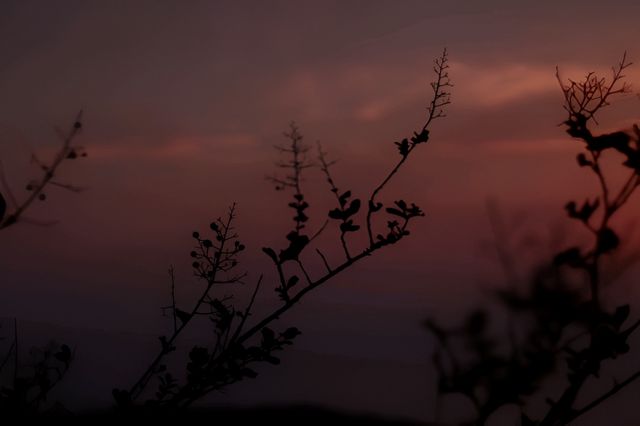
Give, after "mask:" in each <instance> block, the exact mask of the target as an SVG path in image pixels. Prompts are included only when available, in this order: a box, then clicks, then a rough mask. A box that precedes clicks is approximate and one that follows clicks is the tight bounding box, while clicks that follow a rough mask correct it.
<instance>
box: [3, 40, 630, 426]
mask: <svg viewBox="0 0 640 426" xmlns="http://www.w3.org/2000/svg"><path fill="white" fill-rule="evenodd" d="M447 60H448V58H447V52H446V51H444V52H443V54H442V55H441V56H440V57H439V58H438V59H437V60H436V61H435V64H434V69H433V70H434V72H435V79H434V81H433V83H432V84H431V88H432V97H431V99H430V100H429V102H428V105H427V115H426V118H425V120H424V122H423V123H422V124H421V125H420V127H418V128H417V129H416V131H415V132H414V133H413V135H412V136H410V137H407V138H403V139H401V140H399V141H397V142H394V149H395V150H396V152H395V156H396V157H395V160H394V161H393V162H392V164H391V166H390V168H389V169H388V170H381V171H379V172H380V173H379V175H380V179H379V180H378V181H374V182H373V183H372V185H371V191H370V192H369V193H368V194H366V196H364V197H362V196H358V194H355V193H353V192H352V191H351V190H348V189H344V188H343V187H342V186H341V184H340V183H339V182H337V181H336V179H335V178H334V176H333V174H332V170H333V167H334V166H335V162H334V161H332V160H331V159H330V157H329V155H328V153H326V152H325V151H324V150H323V148H322V146H320V145H319V144H318V146H317V148H315V149H312V147H311V146H309V145H307V144H306V143H305V140H304V138H303V135H302V133H301V131H300V129H299V128H298V127H297V126H296V125H295V124H294V123H292V124H291V125H290V127H289V130H288V131H287V132H285V134H284V136H285V140H286V143H285V144H283V145H281V146H277V147H276V149H277V150H278V153H279V154H280V155H281V160H280V161H279V162H278V163H277V167H278V171H279V172H281V173H282V174H275V175H272V176H270V177H269V181H270V182H271V183H272V184H273V185H274V186H275V188H276V189H277V190H278V191H281V192H283V193H285V194H287V197H288V199H287V203H288V204H287V205H288V208H289V211H290V212H291V214H292V224H291V228H290V229H289V230H288V232H287V233H286V234H285V236H284V238H283V243H282V246H281V247H276V248H273V247H263V248H262V249H261V250H262V252H263V253H264V255H265V256H267V258H268V259H270V261H271V263H272V264H273V269H274V274H273V275H274V276H275V282H274V283H268V282H267V280H268V279H267V278H265V275H262V274H259V273H258V274H256V273H254V272H252V271H243V270H242V269H241V266H240V265H241V256H242V253H243V252H244V251H245V250H247V249H248V248H247V247H246V246H245V245H244V244H243V242H242V240H241V231H239V230H237V229H236V227H235V220H236V218H237V215H238V214H242V213H241V212H239V211H238V209H237V208H236V206H235V205H234V204H232V205H231V206H230V207H229V208H228V210H227V211H226V212H225V213H224V214H223V215H222V216H220V217H219V218H217V219H216V220H214V221H212V222H211V223H210V224H209V227H208V228H209V229H208V230H207V231H206V232H204V231H202V230H197V231H194V232H193V234H192V236H191V237H192V246H193V249H192V250H191V251H190V253H189V255H190V257H191V261H192V269H193V275H194V278H195V280H196V281H197V282H198V283H199V285H200V289H201V290H200V293H199V295H198V297H196V298H195V299H194V300H192V301H190V302H189V303H184V302H181V303H178V302H177V300H181V301H182V300H183V298H178V297H176V295H177V294H179V292H180V288H179V286H177V285H176V283H175V277H174V271H173V269H170V271H169V278H170V284H171V292H170V294H169V297H168V300H169V302H168V304H167V305H166V306H164V307H162V310H163V312H164V313H165V314H166V315H168V316H169V318H170V319H171V326H170V328H169V329H168V330H167V331H166V333H165V334H163V335H162V336H159V337H158V348H157V351H156V352H155V353H153V354H149V362H148V364H147V365H145V366H140V374H139V376H138V377H135V378H133V379H132V381H131V383H130V385H129V386H126V387H119V388H114V389H113V400H114V407H113V408H111V409H109V410H107V411H104V412H94V413H75V414H74V413H70V412H68V411H67V410H66V409H64V406H63V405H61V404H59V403H54V402H52V401H51V400H50V399H49V398H48V397H49V395H50V393H51V391H52V390H53V389H54V388H55V387H56V385H57V384H58V383H59V382H60V381H61V380H63V379H64V377H65V373H66V372H67V371H68V370H69V369H70V368H73V358H74V350H72V349H71V348H70V346H68V345H65V344H62V345H54V346H47V347H42V348H40V350H38V351H36V352H34V353H35V355H34V359H32V360H29V361H24V360H21V359H20V356H19V355H20V345H21V344H22V343H21V341H20V339H19V322H18V321H14V323H13V327H12V329H11V330H7V329H4V330H3V332H4V333H3V334H4V337H5V339H6V342H8V343H9V344H8V345H7V346H8V347H7V350H6V352H5V353H4V354H2V356H1V357H0V379H1V380H2V382H1V383H2V385H1V388H0V413H2V414H1V415H3V416H6V417H7V418H9V417H11V416H17V415H20V416H24V415H27V416H32V415H45V416H46V415H56V416H57V415H62V416H75V415H82V416H83V417H87V418H93V419H94V420H97V419H98V418H100V419H107V420H114V421H118V420H119V419H121V418H126V419H127V420H131V419H132V418H133V419H137V418H140V419H143V418H146V419H147V420H149V418H151V419H153V420H154V421H157V422H161V421H168V420H173V419H176V420H175V421H180V422H184V421H190V420H192V421H207V420H211V421H215V422H229V423H236V424H238V423H239V424H245V423H249V422H266V423H272V422H273V423H274V424H298V423H303V424H327V423H329V422H340V423H346V424H411V423H409V422H406V423H403V422H402V421H399V420H395V419H394V420H384V419H378V418H373V417H367V416H359V415H348V414H343V413H338V412H334V411H330V410H324V409H320V408H316V407H305V406H296V407H280V408H275V407H269V408H255V409H232V408H229V409H203V408H198V407H193V405H194V404H196V403H197V402H199V401H201V400H202V399H203V398H204V397H205V396H207V395H209V394H212V393H216V392H219V391H223V390H225V389H226V388H228V387H229V386H231V385H233V384H234V383H237V382H240V381H243V380H246V379H254V378H256V376H258V372H257V371H256V368H255V367H256V365H259V364H273V365H277V364H279V363H280V358H279V353H281V351H283V350H286V348H287V347H288V346H290V345H292V344H294V342H295V339H296V337H297V336H298V335H299V334H300V333H301V332H302V331H301V330H299V329H298V328H297V327H295V326H291V325H288V324H287V325H281V324H282V323H286V321H287V315H286V314H287V312H288V311H289V310H291V309H293V308H294V307H296V306H297V305H298V303H299V302H300V301H301V300H302V299H303V298H304V297H305V296H307V295H308V294H310V293H311V292H313V290H315V289H316V288H318V287H320V286H322V285H323V284H325V283H327V282H329V281H331V280H332V279H333V278H334V277H336V276H338V275H340V274H341V273H343V271H345V270H348V269H350V268H352V267H353V266H354V265H356V264H357V263H359V262H360V261H365V260H366V259H368V258H369V257H372V256H375V255H376V253H377V252H378V251H380V250H387V249H391V248H392V247H393V248H394V249H397V250H401V247H402V245H401V244H400V243H401V242H402V240H404V239H405V238H407V237H408V236H409V235H410V225H411V224H412V223H413V221H414V220H416V219H418V218H420V217H422V216H424V213H423V211H422V210H421V209H420V207H418V206H417V205H415V204H414V203H412V202H410V201H406V200H403V199H398V198H396V197H393V196H391V195H389V194H387V193H386V190H387V188H388V186H389V183H390V182H391V181H392V180H393V179H394V178H395V177H396V176H397V174H398V173H399V172H400V171H401V170H402V168H403V166H404V165H405V164H406V162H407V161H410V160H411V161H414V160H413V159H414V157H416V156H417V154H416V153H415V152H414V151H416V149H421V148H420V147H421V146H423V145H426V144H427V143H432V142H431V140H430V139H431V127H432V124H433V123H434V121H435V120H437V119H439V118H441V117H444V115H445V114H444V108H445V107H446V106H447V105H448V104H449V102H450V98H449V89H450V87H451V86H452V85H451V83H450V81H449V75H448V68H449V65H448V62H447ZM630 65H631V64H630V63H629V62H628V61H627V60H626V56H625V57H623V58H622V60H621V62H620V63H619V64H617V66H615V67H613V69H612V73H613V74H612V76H611V77H610V78H602V77H600V76H597V75H596V74H593V73H590V74H588V75H587V76H586V77H585V79H584V80H581V81H572V80H568V81H566V80H564V79H563V78H562V77H561V75H560V73H559V71H558V81H559V83H560V88H561V93H562V95H563V99H564V108H565V110H566V116H565V118H564V121H563V122H562V125H563V126H564V127H565V129H566V132H567V134H568V135H569V136H570V137H571V138H573V139H575V141H576V144H577V146H578V144H579V145H580V148H581V151H580V152H579V153H578V154H577V157H576V164H577V166H578V167H580V168H582V169H583V170H584V171H585V175H589V176H590V178H592V179H593V180H594V182H596V183H597V185H598V193H597V194H594V195H593V196H592V197H590V198H588V199H586V200H575V199H569V200H568V202H567V204H566V206H565V210H566V213H567V216H568V217H569V218H570V219H571V220H573V221H574V222H575V224H576V225H577V226H580V227H583V228H584V229H585V230H586V232H587V234H588V235H589V236H590V240H589V241H588V242H587V243H583V242H581V241H576V242H575V243H572V244H569V245H568V246H567V247H565V248H564V249H563V250H562V251H560V252H559V253H557V254H555V255H553V256H551V257H550V258H549V259H541V260H540V261H539V262H536V264H535V265H533V266H531V265H529V266H527V270H523V269H522V268H524V267H523V266H522V265H519V263H518V258H517V257H518V253H515V252H514V251H513V250H511V249H510V248H509V247H505V246H504V244H503V243H504V241H503V240H501V239H500V238H497V252H498V256H499V259H500V262H501V264H502V266H503V268H504V270H505V277H506V285H505V286H503V287H501V289H500V290H499V291H497V292H496V293H495V295H494V296H495V297H494V299H493V300H492V302H491V305H490V306H481V307H478V309H476V310H474V311H473V312H470V313H469V314H468V315H466V318H465V320H464V321H462V323H461V324H455V325H446V324H442V323H441V322H439V321H438V320H436V319H434V318H431V317H429V319H428V320H427V321H426V322H425V325H426V327H427V329H428V330H429V331H430V333H431V336H432V337H433V338H434V339H435V341H436V342H437V345H438V349H437V350H436V351H435V353H434V355H433V365H434V367H435V369H436V371H437V372H438V389H439V392H440V394H441V395H446V394H457V395H464V396H465V397H466V398H468V400H470V401H471V402H472V404H473V406H474V407H475V415H474V416H473V418H469V419H468V420H466V421H465V422H464V424H469V425H472V424H473V425H483V424H486V423H487V422H488V421H489V420H490V419H491V417H492V416H493V415H494V414H495V413H496V412H497V411H498V410H500V409H501V408H502V407H505V406H508V405H515V406H517V407H519V409H520V413H521V415H520V416H519V417H520V418H519V421H520V422H521V423H522V424H523V425H539V426H557V425H564V424H569V423H571V422H573V421H574V420H576V419H579V418H583V417H586V416H587V415H588V413H589V412H590V411H591V410H592V409H593V408H595V407H597V406H599V405H600V404H603V403H606V401H607V400H609V399H610V398H612V397H614V396H615V395H616V394H617V393H618V392H621V391H623V390H624V389H625V388H626V387H627V386H628V385H629V384H631V383H632V382H634V381H635V380H636V379H637V378H638V377H640V372H634V371H631V372H629V374H628V375H627V376H626V377H623V378H618V379H617V380H614V381H613V385H611V386H608V385H607V386H606V387H605V388H604V389H603V390H602V392H601V393H600V394H599V396H597V397H595V398H592V399H587V400H585V399H584V398H583V393H584V390H585V389H587V388H589V387H591V386H596V387H598V386H600V387H602V384H601V382H600V379H601V378H603V377H607V368H608V366H610V365H611V363H614V362H615V361H616V360H617V359H618V358H619V357H623V356H633V355H628V353H630V352H632V348H631V347H630V337H631V336H632V334H633V333H634V332H635V330H636V329H637V328H638V326H639V325H640V321H638V320H635V319H634V317H636V315H633V314H632V309H631V307H630V305H628V304H622V305H612V304H611V303H610V302H609V301H608V300H606V298H605V297H604V295H603V291H602V289H603V286H604V283H605V282H609V281H610V279H609V277H608V276H606V273H605V268H604V265H605V264H606V263H607V262H608V261H610V259H612V258H614V257H615V256H616V255H617V254H618V253H619V251H620V246H621V244H622V243H623V239H624V237H623V236H622V233H621V232H620V224H619V223H618V218H619V213H620V212H621V211H623V210H624V209H625V208H627V206H628V205H629V204H630V200H631V199H632V195H633V193H634V192H635V190H636V188H637V187H638V186H639V185H640V128H638V127H637V126H635V125H634V126H633V128H632V129H621V130H619V131H615V132H610V133H598V132H596V130H595V129H596V126H597V124H598V122H597V118H598V114H599V112H600V111H601V110H602V109H603V108H605V107H608V106H609V104H610V102H611V101H612V100H613V99H614V98H615V96H616V95H619V94H623V93H627V92H628V91H629V90H630V86H629V85H628V84H627V83H626V82H625V81H624V71H625V70H626V69H627V68H628V67H629V66H630ZM82 126H83V125H82V117H81V115H78V117H77V119H76V120H75V121H74V123H73V124H72V126H71V128H70V130H69V131H67V132H60V134H59V136H60V138H61V147H60V150H59V152H58V153H57V154H56V155H55V157H54V159H53V161H52V162H50V163H47V162H44V161H41V160H40V159H38V158H37V157H35V156H34V159H33V162H34V163H35V164H36V165H37V167H38V168H39V172H40V176H39V177H38V178H36V179H34V180H33V181H30V182H28V183H27V184H26V185H25V190H26V192H27V195H26V198H25V199H24V200H23V201H20V200H19V197H17V196H16V195H15V193H14V191H12V189H11V186H10V185H9V183H8V179H7V178H6V177H5V176H4V174H2V173H0V183H1V184H2V191H1V194H0V230H2V229H6V228H8V227H13V226H16V225H18V224H20V223H21V222H23V223H28V222H36V223H40V224H42V221H36V220H34V219H31V218H29V217H28V216H27V214H28V212H29V209H30V207H31V206H32V205H33V204H34V203H36V202H41V201H46V200H47V197H48V194H49V190H50V189H54V188H55V187H58V188H61V189H65V190H70V191H74V192H79V191H80V190H81V188H80V187H78V186H75V185H73V184H70V183H66V182H60V181H58V180H57V171H58V168H59V167H61V166H62V165H63V164H66V163H67V162H68V161H70V160H75V159H77V158H79V157H84V156H86V153H85V151H84V149H83V148H82V147H81V146H79V145H77V144H76V138H77V136H78V135H79V133H80V131H81V129H82ZM611 168H622V169H624V170H625V171H626V173H627V176H628V177H627V179H626V180H625V181H623V182H622V183H617V182H613V180H612V179H611V178H610V175H611V173H612V170H611ZM313 170H315V171H319V172H320V174H321V176H322V178H323V179H324V180H325V181H326V183H327V188H328V190H329V191H330V192H331V193H332V194H333V196H334V198H335V206H334V207H333V208H332V209H330V210H329V211H328V212H324V213H322V214H321V216H322V218H323V219H322V220H321V221H320V222H318V225H313V226H312V225H311V223H312V221H310V217H311V216H312V214H311V213H310V212H311V210H312V204H313V202H312V200H311V197H309V196H308V194H307V193H306V192H305V187H304V178H303V177H306V176H307V174H308V173H310V172H311V171H313ZM0 172H2V170H0ZM493 219H494V222H493V224H494V229H495V231H496V236H497V237H500V235H502V234H503V231H504V230H501V229H500V225H499V223H498V221H497V220H495V219H496V218H495V216H494V217H493ZM328 232H333V233H334V236H335V244H336V246H337V247H338V250H337V252H339V253H341V255H340V260H339V261H336V260H335V256H331V257H330V256H327V255H326V254H325V253H324V252H323V251H321V250H320V249H319V248H317V247H316V246H315V245H314V240H315V239H316V238H317V237H318V236H319V235H320V234H322V233H328ZM245 283H246V284H249V285H250V288H251V291H250V292H249V293H248V294H243V293H242V292H241V291H240V289H242V288H243V287H242V286H241V284H245ZM246 287H249V286H246ZM233 289H238V292H237V293H234V292H233ZM265 289H267V290H269V291H271V292H272V293H273V295H274V299H275V301H276V302H275V304H274V307H273V309H271V310H270V311H268V312H267V313H266V314H264V315H261V316H258V315H256V314H255V306H254V304H255V303H256V300H257V299H256V297H257V295H258V294H259V292H261V291H264V290H265ZM497 311H499V312H501V313H502V315H503V318H507V320H506V321H504V323H503V324H500V325H499V326H497V327H496V324H492V322H491V319H492V315H494V314H495V313H496V312H497ZM198 323H204V324H208V326H209V327H210V328H211V335H212V336H213V338H212V339H211V340H210V341H205V342H202V343H200V344H198V345H194V346H192V347H184V345H183V343H182V342H181V336H184V331H185V330H187V329H188V328H189V327H194V326H195V325H196V324H198ZM176 354H182V355H183V356H184V357H185V359H186V360H187V361H186V364H185V365H184V366H183V367H182V369H180V370H178V371H175V369H174V368H173V367H170V366H172V365H173V364H172V363H171V362H170V359H171V358H172V357H173V356H176ZM552 378H555V380H556V382H555V383H559V385H558V386H557V388H555V389H552V390H549V389H548V388H545V387H544V386H543V385H544V384H545V383H546V382H548V380H550V379H552ZM427 385H428V384H426V383H425V386H427ZM600 387H599V388H600ZM536 398H538V399H540V398H543V399H544V400H545V401H546V408H545V409H544V410H534V411H533V412H532V411H531V410H530V409H529V408H528V403H529V402H530V401H531V400H533V399H536ZM427 404H428V402H427V401H425V405H427ZM436 411H437V410H436ZM437 415H438V413H435V415H434V417H437ZM177 416H179V417H177ZM178 419H179V420H178ZM436 421H438V419H437V418H436ZM434 424H435V423H434Z"/></svg>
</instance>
